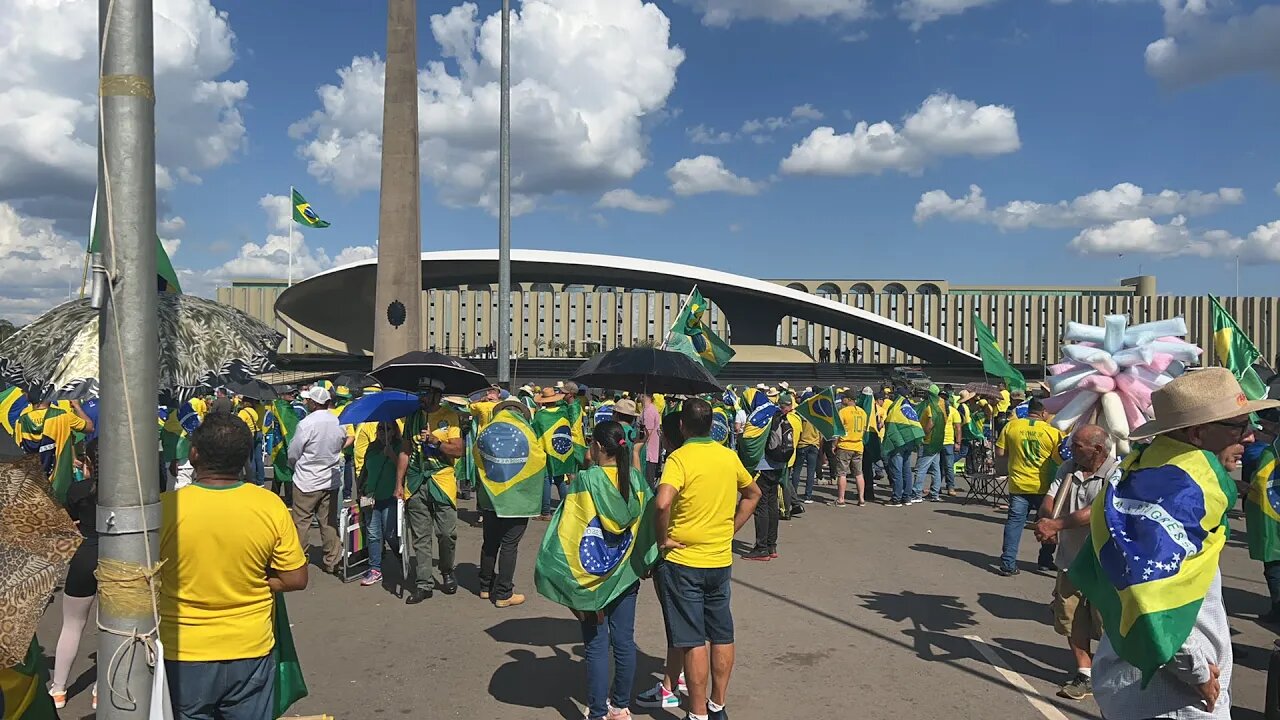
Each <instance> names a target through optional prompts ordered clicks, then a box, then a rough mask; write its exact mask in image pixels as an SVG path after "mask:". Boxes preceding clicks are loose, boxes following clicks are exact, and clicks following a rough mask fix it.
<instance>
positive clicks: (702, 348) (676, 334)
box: [666, 287, 734, 375]
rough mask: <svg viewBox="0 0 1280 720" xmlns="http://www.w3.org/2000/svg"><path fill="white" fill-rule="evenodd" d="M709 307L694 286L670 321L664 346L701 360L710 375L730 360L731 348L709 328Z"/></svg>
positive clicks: (731, 357) (718, 370) (732, 353)
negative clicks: (673, 320)
mask: <svg viewBox="0 0 1280 720" xmlns="http://www.w3.org/2000/svg"><path fill="white" fill-rule="evenodd" d="M710 307H711V306H710V305H709V304H708V303H707V301H706V299H704V298H703V297H702V293H701V292H699V291H698V288H696V287H695V288H694V289H693V291H692V292H690V293H689V298H688V301H687V302H685V305H684V309H683V310H681V311H680V314H679V315H677V316H676V319H675V322H673V323H671V329H670V330H669V331H668V332H667V348H666V349H668V350H671V351H673V352H678V353H684V354H685V355H688V356H689V357H691V358H693V359H694V360H697V361H698V362H700V363H702V366H703V367H705V368H706V369H707V371H708V372H710V373H711V374H712V375H714V374H716V373H718V372H720V369H721V368H723V367H724V366H725V365H728V364H729V361H730V360H732V359H733V356H734V352H733V348H732V347H730V346H729V343H727V342H725V341H724V339H723V338H721V337H720V336H719V335H716V334H715V332H714V331H713V330H712V329H711V323H710V322H709V318H708V317H707V314H706V313H707V310H708V309H709V308H710Z"/></svg>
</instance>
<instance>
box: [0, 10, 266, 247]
mask: <svg viewBox="0 0 1280 720" xmlns="http://www.w3.org/2000/svg"><path fill="white" fill-rule="evenodd" d="M154 12H155V92H156V159H157V163H158V167H157V184H158V185H159V186H160V188H161V189H162V190H164V189H166V188H168V187H170V186H172V184H173V180H172V178H173V177H177V178H178V179H179V180H183V181H185V182H192V181H196V180H198V178H199V175H198V174H199V173H200V172H202V171H205V170H209V169H212V168H216V167H218V166H220V165H222V164H224V163H226V162H227V161H228V160H230V159H232V158H233V157H234V156H235V155H236V154H237V153H238V152H240V150H241V149H242V148H243V147H244V143H245V127H244V121H243V119H242V117H241V114H240V111H241V106H242V105H243V104H244V101H245V98H246V97H247V95H248V91H249V86H248V84H247V83H245V82H243V81H238V80H229V79H223V75H224V74H226V73H227V72H228V71H229V70H230V69H231V67H232V65H233V64H234V62H235V58H236V54H235V35H234V33H233V32H232V30H231V26H230V24H229V23H228V20H227V15H226V14H225V13H223V12H219V11H218V10H216V9H215V8H214V7H213V5H212V4H211V3H210V0H155V7H154ZM97 31H98V6H97V4H96V3H93V2H65V1H63V2H55V1H52V0H38V1H37V0H17V1H16V2H15V1H12V0H11V1H10V2H6V3H4V10H3V12H0V68H3V69H4V71H3V72H2V73H0V200H7V201H11V202H12V203H13V204H14V207H16V208H18V209H19V210H21V211H22V212H24V213H27V214H31V215H38V216H41V217H47V218H53V219H56V220H62V219H66V218H75V219H77V220H79V221H80V223H81V224H83V223H84V222H85V221H87V219H88V217H89V207H90V205H91V204H92V200H93V188H94V185H95V184H96V177H97V158H96V150H95V148H96V147H97V49H98V41H97Z"/></svg>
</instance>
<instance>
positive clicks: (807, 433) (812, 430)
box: [796, 416, 822, 448]
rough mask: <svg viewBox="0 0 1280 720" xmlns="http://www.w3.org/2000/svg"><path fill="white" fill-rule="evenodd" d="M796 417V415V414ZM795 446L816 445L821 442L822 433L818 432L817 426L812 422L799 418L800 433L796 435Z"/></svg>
mask: <svg viewBox="0 0 1280 720" xmlns="http://www.w3.org/2000/svg"><path fill="white" fill-rule="evenodd" d="M797 417H798V416H797ZM797 437H798V438H799V439H798V440H797V441H796V446H797V447H802V448H804V447H817V446H818V445H821V444H822V433H820V432H818V428H816V427H814V426H813V423H811V422H809V421H808V420H805V419H804V418H800V434H799V435H798V436H797Z"/></svg>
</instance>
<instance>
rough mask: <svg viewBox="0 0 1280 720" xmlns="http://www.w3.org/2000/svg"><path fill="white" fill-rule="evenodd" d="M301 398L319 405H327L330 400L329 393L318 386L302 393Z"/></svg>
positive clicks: (313, 386)
mask: <svg viewBox="0 0 1280 720" xmlns="http://www.w3.org/2000/svg"><path fill="white" fill-rule="evenodd" d="M302 397H304V398H306V399H308V400H310V401H311V402H314V403H319V404H321V405H327V404H329V400H330V396H329V391H328V390H325V389H324V388H322V387H320V386H319V385H312V386H311V387H310V388H308V389H307V390H305V391H304V392H303V393H302Z"/></svg>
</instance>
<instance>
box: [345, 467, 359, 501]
mask: <svg viewBox="0 0 1280 720" xmlns="http://www.w3.org/2000/svg"><path fill="white" fill-rule="evenodd" d="M355 483H356V463H355V461H354V460H352V459H351V458H349V457H344V458H342V499H343V500H349V499H351V487H352V486H353V485H355Z"/></svg>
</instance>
